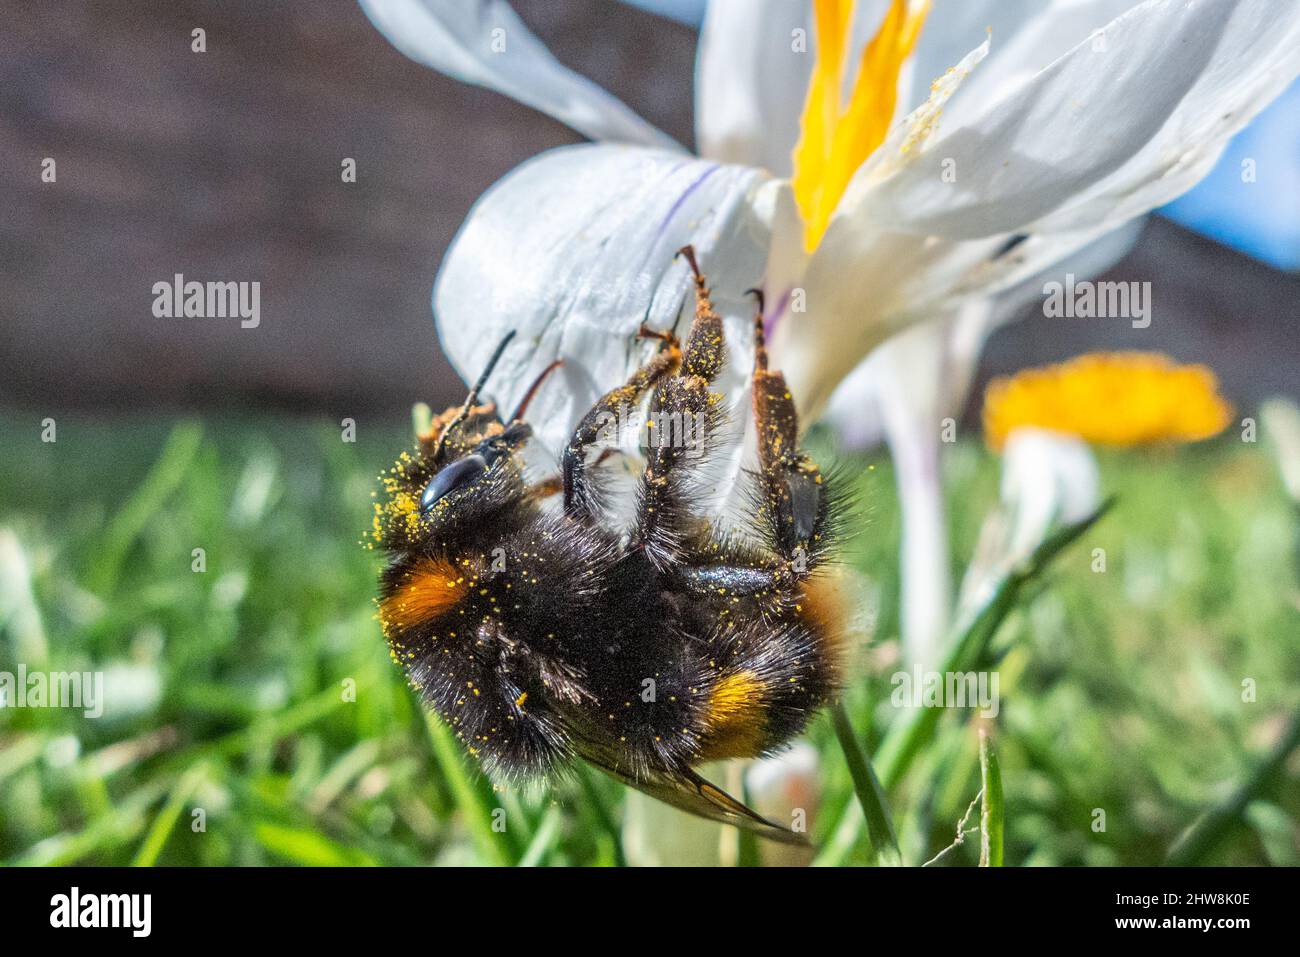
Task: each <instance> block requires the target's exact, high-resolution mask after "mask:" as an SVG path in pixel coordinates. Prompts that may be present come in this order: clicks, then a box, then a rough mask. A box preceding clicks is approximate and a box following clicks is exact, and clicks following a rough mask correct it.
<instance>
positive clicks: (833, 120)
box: [791, 0, 930, 252]
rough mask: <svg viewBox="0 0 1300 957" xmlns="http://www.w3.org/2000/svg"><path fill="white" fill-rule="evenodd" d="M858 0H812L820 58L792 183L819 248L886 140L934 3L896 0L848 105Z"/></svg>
mask: <svg viewBox="0 0 1300 957" xmlns="http://www.w3.org/2000/svg"><path fill="white" fill-rule="evenodd" d="M856 5H857V4H856V0H813V23H814V29H815V30H816V44H817V58H816V60H815V61H814V63H813V72H812V78H811V79H810V80H809V83H808V96H807V98H806V99H805V100H804V107H803V117H802V121H801V128H800V136H799V142H798V143H797V144H796V145H795V148H794V175H793V177H792V178H791V186H792V187H793V189H794V197H795V201H796V202H797V203H798V204H799V211H800V213H801V214H802V215H803V223H804V247H805V248H806V249H807V250H808V251H809V252H812V250H814V249H815V248H816V247H817V244H818V243H819V242H821V239H822V236H823V235H824V234H825V233H826V227H827V226H829V225H830V221H831V214H832V213H833V212H834V211H835V207H836V206H837V205H838V204H839V201H840V197H842V196H843V195H844V190H845V189H846V188H847V187H848V185H849V180H850V179H851V178H852V177H853V174H854V173H855V172H856V171H857V169H858V167H859V166H861V165H862V163H863V162H864V161H865V160H866V158H867V157H868V156H870V155H871V154H872V153H873V152H875V149H876V147H878V146H879V145H880V144H881V143H883V142H884V140H885V135H886V134H887V133H888V132H889V127H890V124H891V123H892V122H893V119H894V110H895V107H896V106H897V105H898V76H899V73H900V72H901V71H902V69H903V64H904V63H905V62H906V61H907V58H908V57H909V56H911V54H912V49H913V48H914V47H915V46H916V40H917V37H918V36H919V35H920V33H921V27H922V26H924V24H925V18H926V15H927V14H928V13H929V12H930V0H893V2H892V3H891V4H890V5H889V10H888V12H886V13H885V18H884V20H882V21H881V23H880V27H879V29H877V31H876V35H875V36H874V37H872V39H871V42H870V43H868V44H867V45H866V47H865V48H864V50H863V51H862V61H861V63H859V65H858V72H857V76H856V78H855V79H854V82H853V92H852V94H851V95H850V97H849V102H848V103H847V104H845V103H844V102H843V95H842V91H843V89H844V79H845V70H846V67H847V60H848V54H849V47H850V45H851V43H852V25H853V14H854V8H855V6H856Z"/></svg>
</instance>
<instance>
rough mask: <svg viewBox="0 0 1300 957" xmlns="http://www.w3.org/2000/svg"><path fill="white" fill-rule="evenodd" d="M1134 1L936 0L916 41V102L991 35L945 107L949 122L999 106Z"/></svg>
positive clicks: (922, 98)
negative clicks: (984, 53) (976, 65)
mask: <svg viewBox="0 0 1300 957" xmlns="http://www.w3.org/2000/svg"><path fill="white" fill-rule="evenodd" d="M1136 4H1137V0H937V2H936V3H935V6H934V10H933V12H932V13H931V15H930V19H929V21H928V22H927V24H926V32H925V33H923V34H921V39H920V42H919V43H918V44H917V51H916V57H915V62H916V66H917V75H916V81H917V82H916V87H915V90H914V92H913V100H914V103H913V105H914V106H919V105H920V103H921V102H922V100H924V98H925V96H926V95H927V91H928V86H929V82H930V80H931V79H934V78H935V77H939V76H942V75H943V72H944V70H946V69H947V68H948V67H949V66H950V65H951V64H953V63H956V62H957V60H958V58H960V57H961V56H962V54H964V53H965V52H966V51H967V50H969V49H971V48H972V47H974V46H975V45H976V44H977V43H980V42H981V41H983V40H984V39H985V36H986V34H987V35H988V36H989V37H990V38H991V39H992V49H991V50H990V52H989V57H988V59H987V60H986V61H985V63H984V64H983V65H982V66H981V67H980V69H979V72H978V73H976V74H975V75H974V76H972V77H971V79H970V81H969V82H968V83H966V84H964V85H963V86H962V89H961V91H960V93H959V94H958V95H957V96H955V97H954V98H953V102H952V105H951V106H950V107H949V108H948V109H947V110H946V111H945V112H946V122H948V123H950V124H956V125H961V123H962V114H964V113H965V112H966V111H967V110H968V109H978V108H979V107H980V106H981V105H984V106H987V105H988V104H990V103H996V102H997V101H998V100H1000V99H1001V98H1002V97H1003V96H1005V95H1006V94H1007V93H1010V92H1011V91H1012V90H1014V89H1015V88H1016V87H1018V86H1020V85H1022V84H1023V83H1025V82H1027V81H1029V80H1031V79H1032V78H1033V77H1034V76H1035V74H1037V73H1038V72H1039V71H1040V70H1041V69H1043V67H1045V66H1047V65H1048V64H1050V63H1052V62H1053V61H1055V60H1057V59H1058V58H1060V57H1062V56H1064V55H1065V54H1066V53H1068V52H1069V51H1070V50H1071V49H1072V48H1073V47H1075V46H1077V45H1078V44H1080V43H1082V42H1083V41H1084V40H1085V39H1087V38H1088V37H1089V36H1090V35H1091V34H1093V33H1094V32H1095V31H1097V30H1100V29H1101V28H1102V27H1104V26H1106V24H1108V23H1110V22H1111V21H1112V20H1114V19H1115V18H1116V17H1118V16H1120V15H1121V14H1122V13H1124V12H1126V11H1128V10H1130V9H1132V8H1133V7H1134V6H1136Z"/></svg>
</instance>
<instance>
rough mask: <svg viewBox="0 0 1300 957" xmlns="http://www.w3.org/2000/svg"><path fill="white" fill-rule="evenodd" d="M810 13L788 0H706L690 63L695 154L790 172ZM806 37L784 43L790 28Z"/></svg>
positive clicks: (808, 66)
mask: <svg viewBox="0 0 1300 957" xmlns="http://www.w3.org/2000/svg"><path fill="white" fill-rule="evenodd" d="M811 22H812V17H811V12H810V10H809V8H808V7H807V6H806V5H804V4H794V3H790V2H789V0H711V2H710V3H709V7H708V11H707V13H706V14H705V16H704V26H703V28H702V29H701V30H700V44H699V48H698V51H697V53H696V62H695V142H696V145H697V147H698V149H699V151H700V155H702V156H707V157H709V158H710V159H717V160H721V161H723V162H728V163H744V164H746V165H749V166H761V167H763V168H764V169H768V170H771V171H772V172H773V173H776V174H777V175H780V176H788V175H789V174H790V154H791V151H792V150H793V149H794V144H795V141H796V140H797V139H798V137H799V114H800V112H801V110H802V109H803V99H804V95H805V93H806V91H807V89H808V77H809V75H810V73H811V71H812V62H813V55H814V53H813V50H814V48H813V43H812V36H811V32H812V31H811V26H810V24H811ZM797 30H802V31H804V33H803V35H804V37H805V38H806V39H807V43H806V46H805V48H804V50H803V51H802V52H797V51H796V50H795V49H793V48H792V46H793V44H794V39H793V38H794V36H795V33H794V31H797Z"/></svg>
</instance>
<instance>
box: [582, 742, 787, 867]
mask: <svg viewBox="0 0 1300 957" xmlns="http://www.w3.org/2000/svg"><path fill="white" fill-rule="evenodd" d="M583 757H584V758H585V759H586V760H587V761H588V762H589V763H590V764H591V765H593V766H594V767H597V768H599V769H600V770H602V771H604V772H605V773H606V774H608V775H609V776H610V777H612V778H614V779H615V780H617V781H622V782H623V783H624V784H626V785H627V786H628V787H631V788H636V789H637V790H638V791H641V792H644V793H645V794H648V795H650V796H651V797H652V798H655V799H656V800H659V801H663V802H664V803H665V804H670V805H672V806H673V807H675V808H677V809H678V810H679V811H685V812H686V813H688V814H695V815H697V816H699V817H704V818H708V819H709V820H711V821H720V822H721V823H723V824H734V825H735V826H736V827H743V828H745V829H746V830H749V831H753V832H754V833H756V834H758V835H760V836H761V837H766V838H768V839H770V840H773V841H779V842H781V843H782V844H798V845H806V844H807V843H808V839H807V838H806V837H804V836H803V835H802V834H796V833H795V832H794V831H791V830H789V829H788V828H784V827H782V826H781V825H780V824H776V823H774V822H772V821H769V820H768V819H767V818H765V817H763V816H762V815H761V814H759V813H757V812H756V811H754V810H752V809H751V808H749V807H746V806H745V805H744V804H742V803H741V802H740V801H737V800H736V799H735V798H734V797H732V796H731V795H730V794H728V793H727V792H726V791H724V790H722V788H720V787H718V786H717V785H716V784H712V783H710V782H709V781H706V780H704V778H702V777H700V776H699V775H698V774H696V773H695V772H694V771H692V770H690V769H689V768H687V769H686V770H684V771H679V772H654V773H652V774H651V776H650V777H648V778H645V779H638V778H635V777H633V776H632V775H631V774H628V773H627V772H626V771H622V770H620V769H619V768H617V767H615V766H613V765H612V764H610V763H608V762H607V761H605V760H602V757H601V756H600V755H593V754H583Z"/></svg>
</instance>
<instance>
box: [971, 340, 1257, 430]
mask: <svg viewBox="0 0 1300 957" xmlns="http://www.w3.org/2000/svg"><path fill="white" fill-rule="evenodd" d="M1231 417H1232V406H1231V405H1230V404H1229V403H1228V402H1227V401H1226V400H1225V399H1224V398H1223V397H1222V396H1220V395H1219V390H1218V382H1217V380H1216V379H1215V377H1214V373H1213V372H1211V371H1210V370H1209V369H1208V368H1207V367H1206V366H1203V365H1186V366H1183V365H1178V364H1177V363H1175V362H1174V361H1173V360H1171V359H1170V358H1169V357H1168V356H1164V355H1161V354H1160V353H1155V352H1099V353H1089V354H1088V355H1083V356H1079V357H1078V358H1075V359H1071V360H1070V361H1069V362H1065V363H1062V364H1060V365H1053V366H1045V367H1042V368H1038V369H1025V370H1023V371H1021V372H1018V373H1017V374H1016V375H1014V376H1012V377H1011V378H1007V379H995V380H994V381H993V382H991V383H989V387H988V389H987V390H986V391H985V393H984V440H985V441H986V442H987V443H988V445H989V447H990V448H992V449H994V450H995V451H1000V450H1001V449H1002V447H1003V445H1004V444H1005V443H1006V440H1007V436H1008V435H1010V434H1011V433H1012V432H1013V431H1014V430H1015V429H1017V428H1020V427H1022V426H1030V427H1034V428H1040V429H1050V430H1051V431H1054V432H1063V433H1065V434H1067V435H1077V436H1078V437H1080V438H1082V439H1084V440H1086V441H1088V442H1093V443H1096V444H1098V445H1112V446H1129V445H1139V444H1143V443H1148V442H1196V441H1199V440H1201V439H1208V438H1210V437H1211V436H1213V435H1217V434H1218V433H1220V432H1222V431H1223V430H1224V429H1225V428H1227V425H1228V422H1229V421H1230V419H1231Z"/></svg>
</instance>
